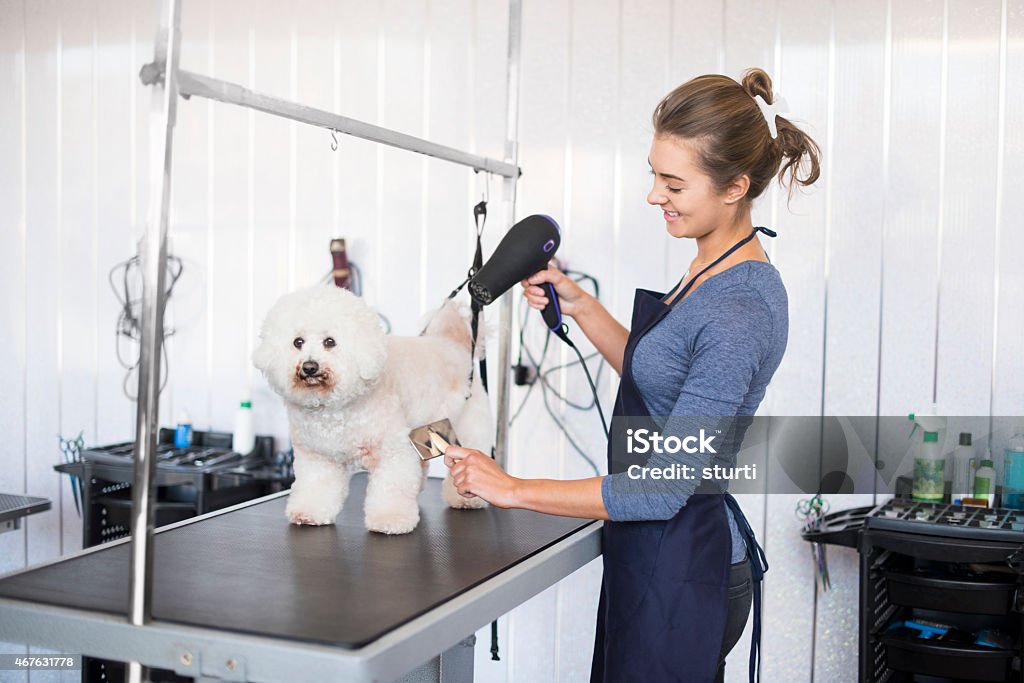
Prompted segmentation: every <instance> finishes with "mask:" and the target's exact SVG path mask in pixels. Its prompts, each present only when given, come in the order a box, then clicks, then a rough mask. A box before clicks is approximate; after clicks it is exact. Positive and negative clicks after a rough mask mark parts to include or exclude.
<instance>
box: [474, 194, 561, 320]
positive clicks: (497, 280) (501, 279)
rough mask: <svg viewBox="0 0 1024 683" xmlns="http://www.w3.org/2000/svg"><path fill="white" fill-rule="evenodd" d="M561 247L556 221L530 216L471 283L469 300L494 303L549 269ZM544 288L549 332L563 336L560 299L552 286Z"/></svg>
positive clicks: (547, 284) (508, 235) (544, 312)
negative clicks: (514, 287) (527, 280)
mask: <svg viewBox="0 0 1024 683" xmlns="http://www.w3.org/2000/svg"><path fill="white" fill-rule="evenodd" d="M560 243H561V237H560V235H559V233H558V223H556V222H555V221H554V219H553V218H551V217H550V216H544V215H541V214H534V215H532V216H527V217H526V218H524V219H523V220H521V221H519V222H518V223H516V224H515V225H513V226H512V227H511V228H510V229H509V231H508V232H507V233H505V236H504V237H503V238H502V240H501V242H500V243H499V244H498V248H497V249H495V250H494V253H493V254H491V257H490V258H489V259H487V263H485V264H484V265H483V267H482V268H481V269H480V270H479V271H477V273H476V275H474V276H473V278H472V279H471V280H470V281H469V294H470V296H472V297H473V298H474V299H476V300H477V301H479V302H480V303H481V304H484V305H487V304H489V303H491V302H492V301H494V300H495V299H497V298H498V297H499V296H501V295H502V294H504V293H505V292H507V291H508V290H509V288H510V287H512V286H513V285H515V284H516V283H517V282H519V281H520V280H522V279H524V278H527V277H529V276H531V275H533V274H534V273H536V272H538V271H541V270H544V269H546V268H547V267H548V261H549V260H551V257H552V256H554V255H555V251H557V250H558V245H559V244H560ZM541 287H542V288H543V289H544V290H545V292H546V293H547V297H548V305H547V306H545V307H544V310H542V311H541V315H542V316H544V322H545V323H546V324H547V326H548V329H550V330H551V331H552V332H556V333H560V332H561V331H562V311H561V309H560V308H559V306H558V295H557V294H555V288H554V287H553V286H552V285H551V283H550V282H545V283H543V284H542V285H541Z"/></svg>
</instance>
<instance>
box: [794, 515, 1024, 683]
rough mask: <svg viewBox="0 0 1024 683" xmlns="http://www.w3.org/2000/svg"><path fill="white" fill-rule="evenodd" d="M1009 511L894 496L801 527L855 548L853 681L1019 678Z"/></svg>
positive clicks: (1022, 576) (1016, 574)
mask: <svg viewBox="0 0 1024 683" xmlns="http://www.w3.org/2000/svg"><path fill="white" fill-rule="evenodd" d="M1018 516H1022V517H1024V513H1019V512H1018V511H1015V510H1002V509H985V510H977V509H971V508H961V507H959V506H951V505H943V504H937V503H918V502H915V501H911V500H908V499H900V498H896V499H893V500H889V501H886V502H885V503H882V504H881V505H878V506H874V507H864V508H856V509H853V510H844V511H840V512H836V513H833V514H830V515H827V516H826V517H825V518H824V520H823V523H822V524H821V525H820V527H819V528H818V529H816V530H814V531H808V532H804V534H803V536H804V538H805V539H806V540H808V541H811V542H816V543H829V544H835V545H843V546H847V547H851V548H855V549H857V551H858V552H859V553H860V610H859V612H860V637H859V642H860V646H859V647H860V657H859V666H858V680H859V681H860V682H861V683H888V682H892V683H946V682H949V681H1016V682H1018V683H1024V676H1022V672H1021V660H1022V655H1024V642H1022V633H1024V530H1021V529H1020V528H1019V525H1020V521H1018V519H1017V518H1018Z"/></svg>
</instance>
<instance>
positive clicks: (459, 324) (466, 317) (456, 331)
mask: <svg viewBox="0 0 1024 683" xmlns="http://www.w3.org/2000/svg"><path fill="white" fill-rule="evenodd" d="M471 318H472V312H471V311H470V309H469V306H468V305H466V304H464V303H458V302H456V301H455V300H454V299H447V300H445V302H444V304H442V305H441V308H439V309H437V310H436V311H434V312H433V313H432V314H431V315H430V318H429V320H428V321H427V324H426V327H424V328H423V334H424V335H427V336H431V337H445V338H447V339H451V340H452V341H454V342H455V343H457V344H459V345H460V346H462V347H464V348H465V349H466V350H467V351H469V349H470V348H472V347H473V335H472V332H471V325H470V320H471ZM486 336H487V335H486V333H485V330H484V324H483V316H482V315H481V316H480V320H479V323H478V328H477V336H476V348H475V350H474V356H475V357H476V358H477V360H479V359H481V358H483V357H484V339H485V338H486Z"/></svg>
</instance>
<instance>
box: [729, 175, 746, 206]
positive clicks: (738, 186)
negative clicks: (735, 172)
mask: <svg viewBox="0 0 1024 683" xmlns="http://www.w3.org/2000/svg"><path fill="white" fill-rule="evenodd" d="M749 189H750V176H748V175H747V174H746V173H744V174H743V175H741V176H739V177H737V178H736V179H735V180H733V181H732V182H731V183H729V186H728V187H726V188H725V203H726V204H735V203H736V202H738V201H740V200H741V199H743V198H744V197H746V196H747V191H748V190H749Z"/></svg>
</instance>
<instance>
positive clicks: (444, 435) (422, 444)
mask: <svg viewBox="0 0 1024 683" xmlns="http://www.w3.org/2000/svg"><path fill="white" fill-rule="evenodd" d="M409 442H410V443H412V445H413V448H415V449H416V453H417V454H419V456H420V460H424V461H426V460H431V459H432V458H437V457H439V456H442V455H444V453H445V451H447V450H448V447H449V446H459V445H460V444H459V440H458V438H456V436H455V429H454V428H453V427H452V423H451V422H449V421H448V420H447V419H444V420H438V421H437V422H431V423H430V424H426V425H422V426H420V427H417V428H416V429H414V430H412V431H411V432H409Z"/></svg>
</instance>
